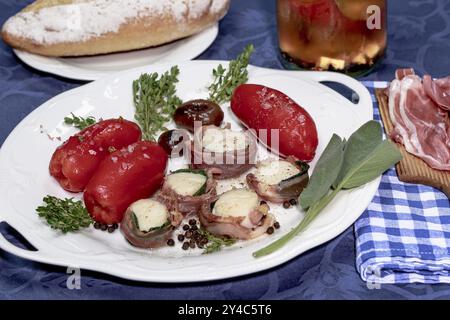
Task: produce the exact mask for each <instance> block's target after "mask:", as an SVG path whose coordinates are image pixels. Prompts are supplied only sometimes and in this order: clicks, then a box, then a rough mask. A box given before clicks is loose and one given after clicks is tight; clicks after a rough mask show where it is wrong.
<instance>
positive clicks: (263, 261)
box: [0, 60, 381, 283]
mask: <svg viewBox="0 0 450 320" xmlns="http://www.w3.org/2000/svg"><path fill="white" fill-rule="evenodd" d="M227 62H228V61H221V60H197V61H191V62H182V63H179V65H182V64H199V65H200V64H218V63H227ZM170 65H173V63H163V64H159V66H162V67H167V66H170ZM142 68H143V67H137V68H133V69H130V70H125V71H122V72H120V73H117V74H116V75H115V76H114V77H112V76H111V77H112V78H117V77H120V76H121V74H126V73H131V72H135V71H136V70H139V69H142ZM252 68H256V69H265V70H266V71H269V70H270V71H271V72H275V73H276V72H280V71H283V70H277V69H267V68H261V67H256V66H252ZM303 74H306V73H303ZM107 78H109V77H107ZM107 78H105V79H104V81H106V80H107ZM306 79H308V78H307V77H306ZM101 81H102V80H100V81H98V82H101ZM98 82H92V83H88V84H85V85H83V86H80V87H77V88H74V89H71V90H68V91H66V92H63V93H61V94H59V95H57V96H55V97H53V98H51V99H49V100H48V101H46V102H44V103H43V104H42V105H40V106H39V107H37V108H36V109H35V110H33V111H32V112H31V113H30V114H28V115H27V116H26V117H25V118H24V119H23V120H22V121H21V122H20V123H19V124H18V125H17V126H16V127H15V128H14V129H13V130H12V131H11V133H10V134H9V135H8V137H7V138H6V139H5V141H4V143H3V145H2V147H1V148H0V158H1V157H2V154H3V150H4V148H3V147H4V146H5V145H7V144H9V143H10V142H9V140H10V139H11V138H12V137H14V134H15V133H16V130H20V128H21V125H22V124H24V123H25V122H26V120H27V119H29V118H31V117H33V115H34V114H35V112H36V113H37V112H39V111H42V110H40V109H41V108H42V107H44V106H46V105H49V104H53V103H54V102H55V100H58V99H60V98H63V97H65V96H68V95H71V94H74V93H76V92H77V91H81V92H82V91H83V90H85V88H86V87H90V86H95V85H97V83H98ZM365 90H367V89H365ZM367 94H369V97H370V93H369V92H368V91H367ZM380 181H381V177H379V178H378V179H376V180H374V181H373V182H371V183H369V184H368V185H366V186H364V188H368V190H370V193H371V194H372V193H373V194H375V193H376V191H377V189H378V186H379V183H380ZM350 192H353V191H350ZM372 198H373V197H370V199H368V200H367V201H365V202H363V203H360V204H359V206H357V208H355V207H354V208H352V210H354V212H358V213H357V214H356V213H355V214H354V215H349V214H347V215H344V218H343V219H341V220H340V224H338V225H334V224H333V225H332V227H333V228H331V229H332V231H330V232H327V233H326V235H325V236H323V235H322V239H321V240H319V241H317V240H316V239H314V241H310V243H309V244H308V245H307V246H305V247H302V249H300V250H291V251H290V252H289V253H284V254H282V255H281V254H280V251H279V252H278V254H280V255H281V257H279V256H277V257H276V258H274V255H271V256H268V257H270V259H269V258H268V257H264V258H259V259H258V260H259V261H260V262H259V263H258V264H257V266H256V268H255V267H251V270H247V269H246V270H245V271H242V270H237V271H233V272H230V271H227V272H226V273H223V272H222V273H218V274H216V275H214V276H203V275H201V274H200V275H199V276H198V278H195V279H186V278H183V277H180V278H176V277H170V278H167V277H166V278H155V277H154V276H151V275H146V276H140V275H138V276H136V275H132V274H124V273H120V272H116V271H117V270H116V269H114V268H113V269H110V270H108V269H107V268H106V267H105V266H102V265H101V264H100V265H97V264H96V263H94V264H89V261H88V260H89V259H86V258H84V257H82V259H81V260H79V263H77V264H76V265H77V266H78V267H80V268H82V269H86V270H92V271H96V272H101V273H105V274H109V275H112V276H115V277H119V278H123V279H128V280H132V281H140V282H152V283H195V282H204V281H217V280H223V279H231V278H236V277H241V276H248V275H250V274H253V273H257V272H261V271H265V270H269V269H272V268H274V267H277V266H281V265H283V264H285V263H286V262H288V261H290V260H292V259H294V258H296V257H299V256H300V255H301V254H303V253H304V252H306V251H309V250H311V249H312V248H314V247H316V246H318V245H320V244H323V243H326V242H328V241H330V240H332V239H334V238H335V237H336V236H338V235H339V234H341V233H342V232H344V231H345V230H346V229H347V228H349V227H350V226H351V225H352V224H353V223H354V222H355V221H356V219H357V218H358V217H359V216H360V215H361V214H362V212H363V211H364V210H365V209H366V208H367V206H368V205H369V204H370V202H371V201H372ZM1 221H6V222H7V223H9V224H10V225H11V226H12V227H13V228H15V229H18V228H17V226H16V225H14V223H11V222H8V221H7V219H6V218H2V216H1V212H0V222H1ZM330 226H331V225H330ZM329 228H330V227H329V226H327V230H328V229H329ZM18 232H19V230H18ZM19 233H20V232H19ZM2 237H3V236H2V235H0V238H2ZM28 240H29V241H30V239H28ZM30 243H32V241H30ZM32 244H33V243H32ZM12 246H14V245H12ZM0 247H2V248H3V249H5V250H6V251H9V252H10V250H8V249H11V248H5V245H4V243H2V241H1V239H0ZM236 250H239V249H236ZM58 251H61V250H59V249H58ZM38 252H39V251H38ZM11 253H13V254H15V255H17V256H19V257H22V258H25V259H29V260H32V261H37V262H42V263H46V264H50V265H59V266H66V267H67V266H71V265H74V264H73V263H69V262H68V260H67V259H70V258H71V257H75V256H77V255H76V254H64V255H61V256H59V257H55V256H53V257H52V256H51V255H47V253H46V250H43V251H41V253H43V254H42V255H39V253H38V254H30V253H29V252H28V251H23V250H22V249H20V250H14V252H11ZM272 258H273V259H272ZM255 261H256V260H255ZM208 275H209V274H208Z"/></svg>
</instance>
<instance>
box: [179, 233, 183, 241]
mask: <svg viewBox="0 0 450 320" xmlns="http://www.w3.org/2000/svg"><path fill="white" fill-rule="evenodd" d="M178 241H180V242H183V241H184V236H183V235H182V234H179V235H178Z"/></svg>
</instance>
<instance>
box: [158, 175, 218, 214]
mask: <svg viewBox="0 0 450 320" xmlns="http://www.w3.org/2000/svg"><path fill="white" fill-rule="evenodd" d="M206 173H207V175H208V178H207V180H206V189H205V193H204V194H202V195H200V196H182V195H179V194H177V193H176V192H175V191H174V190H172V188H170V187H169V186H168V185H167V184H166V183H164V184H163V187H162V188H161V191H160V192H158V194H157V195H156V198H157V199H158V201H160V202H162V203H164V204H165V205H166V207H167V208H169V210H172V211H178V212H181V213H182V214H183V215H184V216H188V215H190V214H197V213H198V212H199V211H200V208H201V206H202V205H203V204H204V203H211V202H212V201H213V199H215V198H216V195H217V193H216V185H217V183H216V181H215V180H214V178H213V174H212V172H211V171H206Z"/></svg>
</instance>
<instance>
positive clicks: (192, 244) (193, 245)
mask: <svg viewBox="0 0 450 320" xmlns="http://www.w3.org/2000/svg"><path fill="white" fill-rule="evenodd" d="M189 248H191V249H195V242H193V241H191V242H189Z"/></svg>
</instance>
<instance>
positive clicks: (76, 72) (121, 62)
mask: <svg viewBox="0 0 450 320" xmlns="http://www.w3.org/2000/svg"><path fill="white" fill-rule="evenodd" d="M218 33H219V25H218V24H216V25H214V26H212V27H210V28H208V29H206V30H204V31H202V32H200V33H198V34H196V35H193V36H191V37H187V38H184V39H181V40H178V41H174V42H171V43H168V44H165V45H162V46H158V47H153V48H149V49H142V50H135V51H128V52H122V53H112V54H105V55H98V56H92V57H79V58H53V57H45V56H40V55H37V54H32V53H29V52H25V51H21V50H16V49H14V53H15V54H16V55H17V57H18V58H19V59H20V60H22V61H23V62H24V63H26V64H27V65H29V66H30V67H33V68H34V69H37V70H40V71H44V72H48V73H51V74H55V75H58V76H61V77H64V78H68V79H74V80H82V81H92V80H97V79H100V78H102V77H104V76H107V75H111V74H113V73H116V72H119V71H123V70H127V69H130V68H136V67H143V66H150V65H152V64H155V63H167V62H179V61H188V60H191V59H194V58H196V57H198V56H199V55H200V54H201V53H202V52H203V51H205V50H206V49H207V48H208V47H209V46H210V45H211V44H212V43H213V42H214V40H215V39H216V38H217V35H218Z"/></svg>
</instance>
